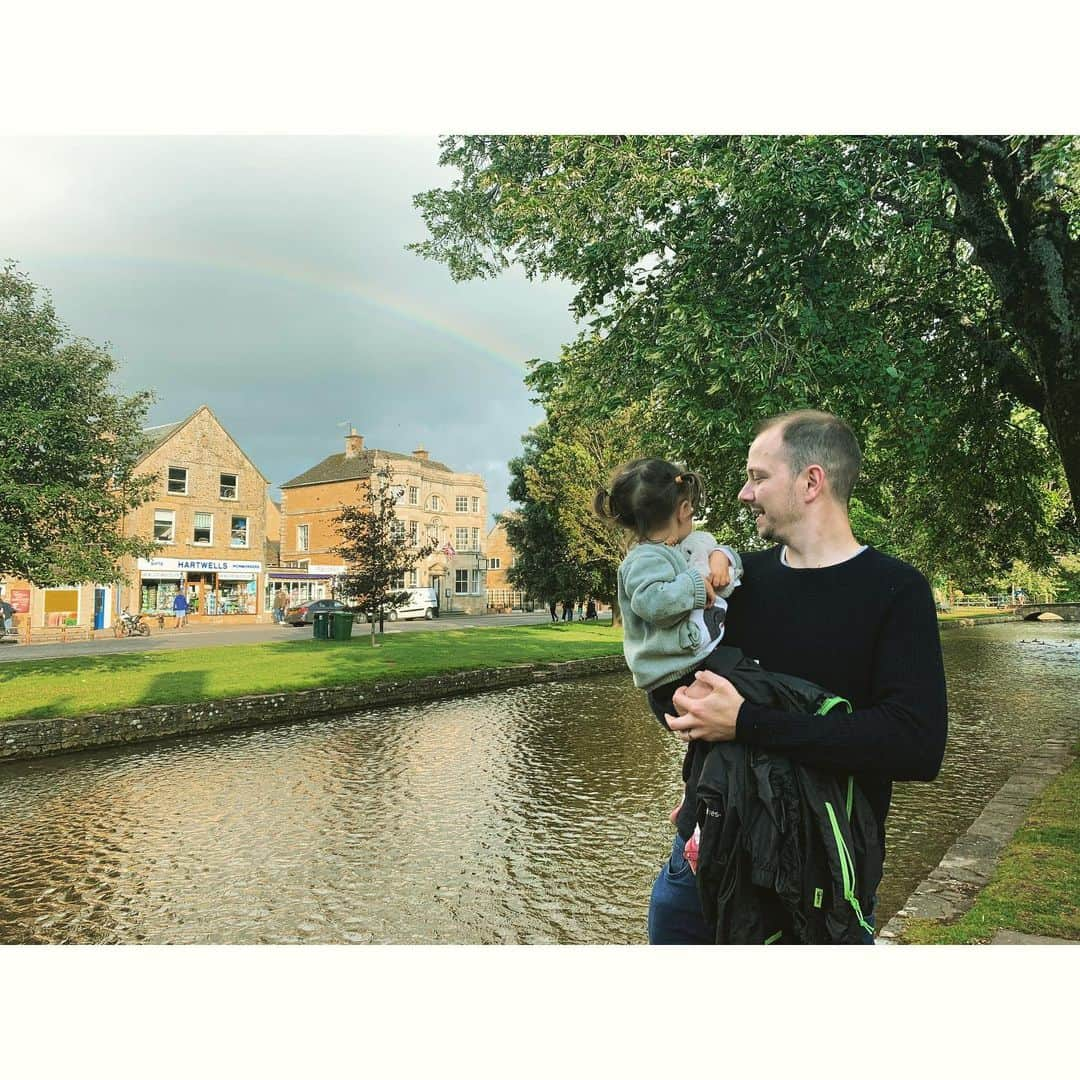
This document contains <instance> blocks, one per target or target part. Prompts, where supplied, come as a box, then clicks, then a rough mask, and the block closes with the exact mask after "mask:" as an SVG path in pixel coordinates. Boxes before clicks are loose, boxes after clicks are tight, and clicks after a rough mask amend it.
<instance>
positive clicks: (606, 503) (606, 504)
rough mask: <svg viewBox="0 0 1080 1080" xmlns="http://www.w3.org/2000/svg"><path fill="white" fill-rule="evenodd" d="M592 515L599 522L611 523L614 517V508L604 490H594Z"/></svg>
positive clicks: (609, 496) (607, 493)
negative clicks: (594, 515)
mask: <svg viewBox="0 0 1080 1080" xmlns="http://www.w3.org/2000/svg"><path fill="white" fill-rule="evenodd" d="M593 513H594V514H596V516H597V517H598V518H599V519H600V520H601V521H611V520H612V519H613V518H614V517H615V507H614V505H613V503H612V501H611V495H610V494H609V492H608V491H607V490H606V489H605V488H597V489H596V498H595V499H593Z"/></svg>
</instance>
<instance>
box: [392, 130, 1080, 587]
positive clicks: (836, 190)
mask: <svg viewBox="0 0 1080 1080" xmlns="http://www.w3.org/2000/svg"><path fill="white" fill-rule="evenodd" d="M440 163H441V164H443V165H447V166H452V167H455V168H457V170H458V171H459V177H458V179H457V180H456V181H455V182H454V183H453V184H452V186H451V187H450V188H448V189H436V190H433V191H429V192H426V193H424V194H421V195H418V196H417V197H416V200H415V201H416V205H417V206H418V207H419V208H420V209H421V211H422V213H423V215H424V219H425V221H426V223H427V226H428V229H429V234H430V235H429V239H427V240H426V241H423V242H421V243H419V244H416V245H413V249H414V250H416V251H417V252H419V253H420V254H422V255H424V256H425V257H428V258H433V259H438V260H441V261H443V262H445V263H446V264H447V265H448V267H449V269H450V271H451V274H452V275H453V277H454V278H455V279H457V280H463V279H467V278H471V277H478V276H491V275H493V274H495V273H498V272H499V271H500V270H502V269H503V268H505V267H507V266H509V265H510V264H512V263H516V264H518V265H520V266H521V267H522V268H523V269H524V270H525V272H526V274H527V275H529V276H530V277H531V276H535V275H541V276H545V277H547V276H557V277H561V278H564V279H566V280H568V281H570V282H572V283H574V284H575V285H576V286H577V290H578V291H577V294H576V296H575V299H574V302H573V305H572V307H573V310H574V313H575V314H576V315H577V316H578V317H579V318H582V319H585V320H587V323H586V327H585V329H584V330H583V331H582V332H581V334H580V335H579V336H578V338H577V339H576V340H575V341H574V342H572V343H571V344H569V346H568V347H567V348H565V349H564V351H563V354H562V357H561V359H560V360H559V361H558V362H557V363H556V362H554V361H548V362H546V363H537V364H536V365H535V366H534V370H533V372H532V375H531V377H530V379H531V381H532V383H533V385H534V386H538V385H539V386H543V385H545V384H547V383H550V381H551V379H552V375H551V373H550V371H549V370H547V369H550V368H559V369H561V370H562V371H566V372H569V374H564V375H561V376H560V377H561V378H563V379H564V380H567V381H569V382H571V383H574V382H576V384H577V385H578V387H579V388H584V387H586V386H588V387H589V388H590V393H588V394H585V393H580V392H578V393H576V394H575V397H574V400H575V408H576V410H577V415H578V418H579V419H581V420H582V421H602V420H603V419H605V418H606V417H609V416H611V415H613V414H615V413H617V412H618V410H620V409H623V408H625V407H627V406H630V405H633V404H635V403H644V402H647V403H648V407H649V414H648V415H649V435H650V436H651V437H652V438H654V439H655V440H656V441H658V442H660V443H662V444H664V445H666V446H667V447H668V450H669V454H670V455H671V456H674V457H676V458H677V459H680V460H682V461H684V462H686V464H687V465H688V466H689V467H692V468H695V469H697V470H698V471H700V472H702V473H703V474H704V475H705V476H706V477H707V479H708V480H709V481H710V484H711V486H712V487H713V489H714V490H716V491H718V492H720V491H730V492H734V491H736V490H737V489H738V487H739V483H740V478H741V469H742V464H743V461H744V460H745V450H746V446H747V445H748V443H749V441H750V438H751V437H752V432H753V427H754V424H755V423H756V422H757V421H758V420H760V419H761V418H762V417H763V416H766V415H769V414H771V413H776V412H781V411H784V410H786V409H790V408H796V407H802V406H816V407H820V408H825V409H830V410H832V411H835V412H837V413H839V414H841V415H843V416H844V417H846V418H847V419H849V420H850V421H851V422H852V424H853V426H854V427H855V428H856V431H857V432H858V433H859V435H860V438H861V440H862V442H863V443H864V445H865V446H866V447H867V449H868V453H867V463H866V469H865V471H864V477H863V480H862V481H861V482H860V485H859V488H857V492H858V494H859V498H860V500H861V502H862V504H863V505H864V507H865V508H866V509H867V511H868V512H869V513H871V514H873V515H876V516H877V517H878V518H880V519H881V521H882V522H883V523H884V524H885V525H886V526H887V529H888V531H889V532H890V533H891V534H892V535H893V536H895V537H897V538H899V539H900V540H901V542H902V543H904V544H906V543H908V542H909V541H913V540H915V539H917V540H918V544H917V547H918V549H919V550H920V551H922V552H923V553H934V554H935V556H936V557H937V558H939V559H945V560H952V559H956V560H960V561H964V562H966V563H968V564H972V563H974V562H976V561H981V562H983V563H985V562H990V563H991V564H993V565H995V566H1003V565H1006V564H1007V562H1008V561H1009V560H1010V559H1012V558H1015V557H1022V558H1024V559H1025V560H1027V561H1029V562H1031V563H1032V565H1038V564H1040V563H1045V562H1046V560H1047V559H1048V558H1049V556H1050V552H1051V551H1052V550H1053V548H1054V547H1061V546H1063V545H1065V544H1066V543H1072V544H1075V542H1076V492H1077V491H1078V490H1080V247H1078V245H1077V240H1078V230H1080V213H1078V208H1080V196H1078V195H1077V191H1076V189H1077V174H1078V172H1080V147H1078V142H1077V140H1076V139H1074V138H1048V137H1022V138H1013V139H1007V138H1004V137H992V138H975V137H966V136H955V137H937V136H905V137H877V136H874V137H829V138H818V137H716V136H703V137H675V136H635V137H586V136H572V137H554V136H551V137H549V136H537V137H531V136H530V137H509V136H490V137H488V136H475V137H451V138H447V139H445V140H443V143H442V154H441V157H440ZM1061 496H1064V497H1063V498H1062V497H1061ZM713 514H714V519H713V521H714V524H715V523H716V521H717V520H718V519H722V520H723V523H724V524H725V525H726V526H729V527H731V528H733V529H736V530H738V531H739V532H740V534H741V535H744V536H748V535H749V534H750V533H751V531H752V530H751V528H750V523H749V521H748V520H747V519H746V518H745V516H742V517H741V516H740V513H739V510H738V508H737V507H736V506H734V500H733V499H729V500H727V501H725V502H724V503H723V504H721V503H720V502H719V501H718V502H717V504H716V505H715V506H714V508H713ZM1066 534H1068V536H1069V537H1071V539H1069V540H1067V539H1066ZM1048 538H1049V540H1050V541H1051V542H1050V543H1049V544H1048V543H1047V540H1048Z"/></svg>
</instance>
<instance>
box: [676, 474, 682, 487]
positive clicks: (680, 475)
mask: <svg viewBox="0 0 1080 1080" xmlns="http://www.w3.org/2000/svg"><path fill="white" fill-rule="evenodd" d="M675 483H676V484H681V483H682V473H679V475H678V476H676V477H675Z"/></svg>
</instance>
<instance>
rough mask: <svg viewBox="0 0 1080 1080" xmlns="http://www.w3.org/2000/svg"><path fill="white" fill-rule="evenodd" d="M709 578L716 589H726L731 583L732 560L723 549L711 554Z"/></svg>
mask: <svg viewBox="0 0 1080 1080" xmlns="http://www.w3.org/2000/svg"><path fill="white" fill-rule="evenodd" d="M709 579H710V581H711V582H712V586H713V588H714V589H716V590H720V589H726V588H727V587H728V585H730V584H731V560H730V559H729V558H728V557H727V556H726V555H725V554H724V553H723V552H722V551H719V550H717V551H714V552H713V553H712V554H711V555H710V556H709Z"/></svg>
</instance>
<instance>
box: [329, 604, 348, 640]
mask: <svg viewBox="0 0 1080 1080" xmlns="http://www.w3.org/2000/svg"><path fill="white" fill-rule="evenodd" d="M330 615H331V619H332V621H331V628H332V630H331V634H330V636H331V637H332V638H333V639H334V640H335V641H348V640H349V638H351V637H352V628H353V613H352V612H351V611H332V612H331V613H330Z"/></svg>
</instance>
